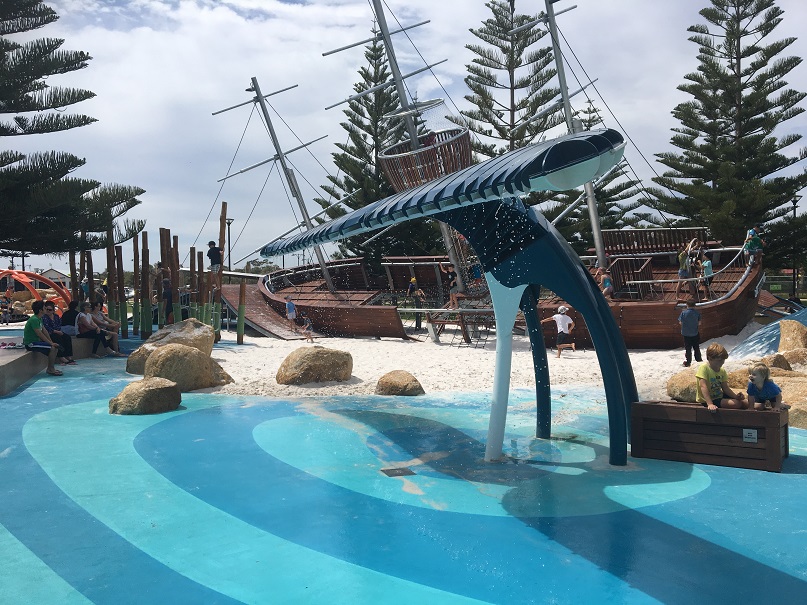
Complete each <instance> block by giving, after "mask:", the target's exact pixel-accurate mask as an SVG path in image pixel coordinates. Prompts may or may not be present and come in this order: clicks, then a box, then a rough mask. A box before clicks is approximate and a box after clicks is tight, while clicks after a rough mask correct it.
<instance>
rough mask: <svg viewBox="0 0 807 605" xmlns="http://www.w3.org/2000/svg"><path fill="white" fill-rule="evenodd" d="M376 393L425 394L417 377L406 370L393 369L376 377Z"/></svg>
mask: <svg viewBox="0 0 807 605" xmlns="http://www.w3.org/2000/svg"><path fill="white" fill-rule="evenodd" d="M375 392H376V395H425V394H426V391H424V390H423V387H422V386H421V384H420V382H418V379H417V378H415V377H414V376H412V374H410V373H409V372H407V371H406V370H393V371H392V372H387V373H386V374H384V375H383V376H382V377H381V378H379V379H378V384H376V387H375Z"/></svg>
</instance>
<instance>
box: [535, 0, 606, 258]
mask: <svg viewBox="0 0 807 605" xmlns="http://www.w3.org/2000/svg"><path fill="white" fill-rule="evenodd" d="M555 2H557V0H544V3H545V5H546V22H547V26H548V27H549V36H550V37H551V38H552V52H553V53H554V55H555V66H556V69H557V71H558V84H559V85H560V95H561V98H562V99H563V114H564V117H565V118H566V126H567V127H568V129H569V132H570V133H575V132H580V131H581V130H583V124H582V122H580V120H574V119H573V116H572V105H571V103H570V102H569V87H568V86H567V85H566V71H565V69H564V66H563V55H562V54H561V51H560V43H559V41H558V27H557V23H556V22H555V9H554V7H553V6H552V5H553V4H554V3H555ZM583 188H584V190H585V192H586V202H587V204H588V216H589V220H590V221H591V232H592V236H593V237H594V248H595V250H596V251H597V261H598V263H599V266H600V267H602V268H604V269H606V268H607V262H608V261H607V260H606V258H605V245H604V244H603V241H602V230H601V227H600V216H599V212H598V211H597V197H596V195H595V194H594V185H593V184H592V183H591V182H590V181H589V182H588V183H586V184H585V185H584V186H583Z"/></svg>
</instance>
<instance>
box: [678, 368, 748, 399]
mask: <svg viewBox="0 0 807 605" xmlns="http://www.w3.org/2000/svg"><path fill="white" fill-rule="evenodd" d="M697 370H698V368H697V367H692V368H687V369H686V370H681V371H680V372H678V373H676V374H673V375H672V376H670V377H669V379H667V396H668V397H669V398H670V399H672V400H674V401H695V393H696V392H697V391H696V389H695V372H696V371H697ZM746 374H747V372H746Z"/></svg>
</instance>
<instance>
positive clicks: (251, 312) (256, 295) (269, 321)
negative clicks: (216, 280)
mask: <svg viewBox="0 0 807 605" xmlns="http://www.w3.org/2000/svg"><path fill="white" fill-rule="evenodd" d="M239 288H240V286H239V285H238V284H224V285H222V287H221V301H222V303H224V304H226V305H227V306H228V307H229V308H230V309H231V310H232V311H233V314H235V315H237V314H238V297H239ZM245 311H246V312H245V314H244V323H245V324H246V325H248V326H249V327H250V328H252V329H253V330H255V331H257V332H258V333H259V334H263V335H264V336H270V337H271V336H274V337H275V338H282V339H283V340H304V339H305V336H303V335H302V334H300V333H299V332H292V330H291V329H289V324H288V321H287V320H286V318H285V317H282V316H281V315H280V314H279V313H278V312H277V311H275V310H274V309H273V308H272V307H270V306H269V305H268V304H266V300H265V299H264V298H263V295H262V294H261V292H260V289H259V287H258V286H257V285H256V284H247V296H246V309H245ZM317 336H321V335H317Z"/></svg>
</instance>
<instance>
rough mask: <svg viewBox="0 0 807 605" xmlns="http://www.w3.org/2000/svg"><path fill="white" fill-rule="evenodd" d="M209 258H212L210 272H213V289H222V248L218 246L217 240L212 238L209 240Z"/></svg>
mask: <svg viewBox="0 0 807 605" xmlns="http://www.w3.org/2000/svg"><path fill="white" fill-rule="evenodd" d="M207 258H209V259H210V273H212V274H213V280H212V282H211V283H213V289H214V290H221V282H220V281H219V275H220V273H219V272H220V271H221V248H219V247H218V246H216V242H214V241H213V240H210V241H209V242H207Z"/></svg>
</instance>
